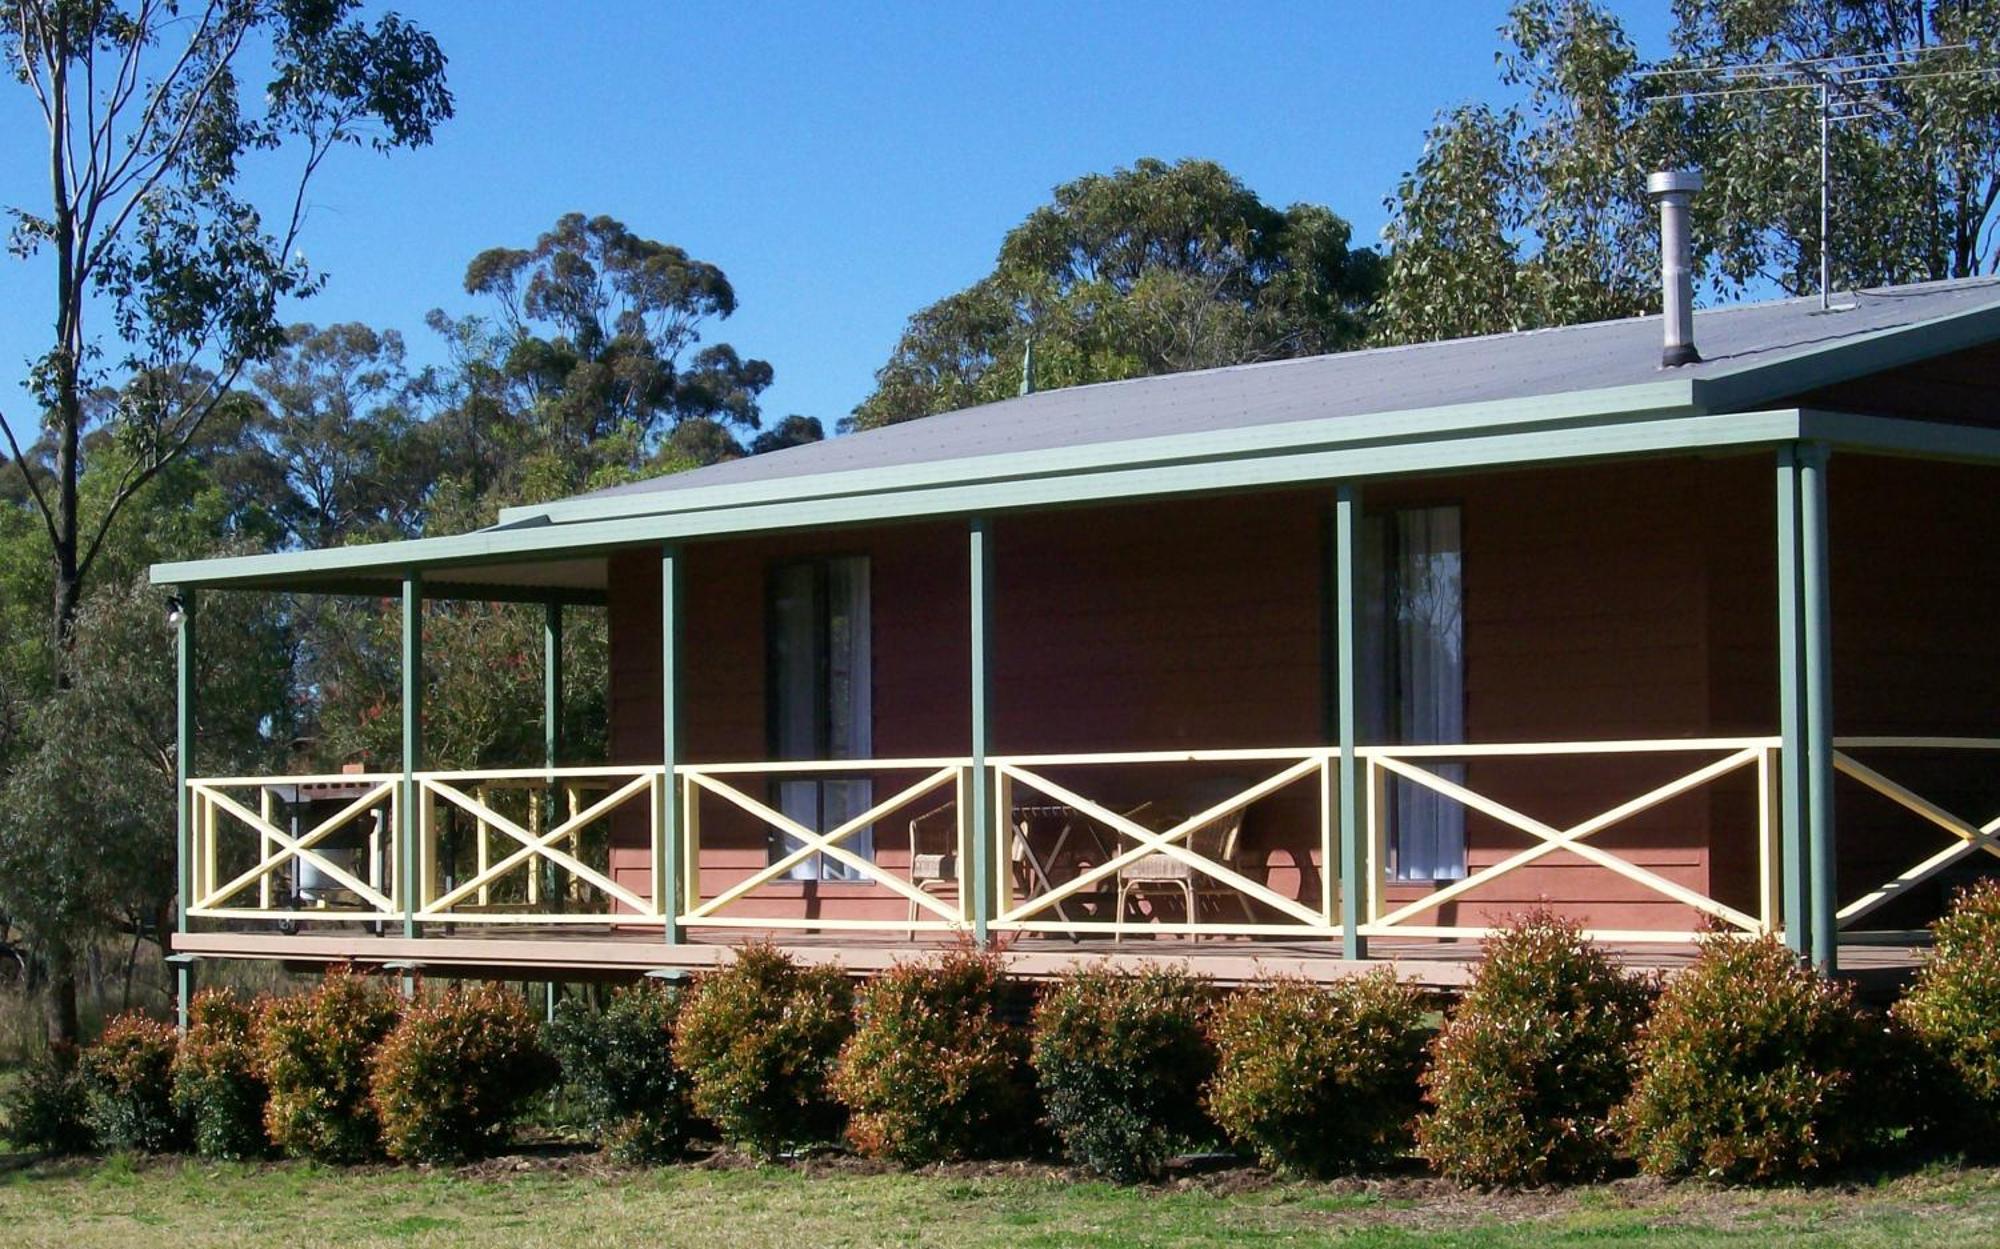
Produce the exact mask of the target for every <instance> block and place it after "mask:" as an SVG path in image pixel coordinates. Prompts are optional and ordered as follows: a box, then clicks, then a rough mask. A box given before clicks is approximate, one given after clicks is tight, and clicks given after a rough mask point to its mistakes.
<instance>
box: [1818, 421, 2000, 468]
mask: <svg viewBox="0 0 2000 1249" xmlns="http://www.w3.org/2000/svg"><path fill="white" fill-rule="evenodd" d="M1799 436H1800V437H1801V438H1804V439H1807V440H1809V441H1812V442H1820V443H1825V444H1827V446H1828V447H1829V448H1831V447H1838V448H1840V449H1841V450H1844V451H1859V452H1863V453H1865V454H1869V455H1891V456H1906V457H1912V458H1916V459H1924V460H1942V461H1946V462H1950V463H1961V464H2000V429H1982V428H1980V427H1979V426H1977V425H1952V424H1948V423H1947V422H1944V421H1917V420H1909V419H1905V418H1903V417H1894V416H1868V415H1866V414H1864V413H1859V412H1830V411H1826V410H1824V409H1820V408H1807V409H1805V410H1803V411H1802V412H1801V414H1800V422H1799Z"/></svg>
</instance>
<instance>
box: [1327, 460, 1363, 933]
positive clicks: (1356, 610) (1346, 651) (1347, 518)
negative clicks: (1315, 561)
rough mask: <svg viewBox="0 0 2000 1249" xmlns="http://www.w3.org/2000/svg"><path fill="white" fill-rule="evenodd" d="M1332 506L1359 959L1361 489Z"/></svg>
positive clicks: (1339, 702) (1346, 889) (1344, 896)
mask: <svg viewBox="0 0 2000 1249" xmlns="http://www.w3.org/2000/svg"><path fill="white" fill-rule="evenodd" d="M1333 509H1334V523H1333V532H1334V542H1333V545H1334V551H1333V560H1332V565H1333V566H1332V570H1331V571H1332V574H1333V587H1334V590H1333V601H1334V637H1335V642H1334V654H1335V672H1334V691H1335V693H1334V698H1335V704H1334V705H1335V711H1334V719H1335V724H1336V729H1337V731H1338V733H1339V735H1340V736H1339V742H1340V782H1339V802H1340V924H1341V938H1340V947H1341V956H1342V957H1343V958H1349V959H1361V958H1367V957H1368V941H1367V938H1365V937H1363V936H1362V935H1361V925H1362V923H1363V922H1364V921H1365V920H1366V919H1367V918H1368V910H1367V905H1366V904H1367V897H1368V885H1369V878H1368V873H1369V871H1370V865H1369V862H1368V833H1367V830H1366V829H1365V828H1363V827H1362V823H1361V783H1360V768H1359V767H1358V766H1357V764H1358V758H1357V756H1356V754H1355V750H1356V748H1357V747H1358V746H1359V744H1360V742H1359V732H1360V722H1359V719H1358V717H1357V702H1356V693H1357V686H1356V676H1355V671H1356V670H1355V657H1354V649H1355V628H1356V625H1357V623H1358V621H1359V619H1360V613H1361V602H1360V598H1359V595H1358V594H1357V592H1356V573H1357V569H1358V561H1359V559H1360V554H1361V541H1360V527H1361V515H1360V512H1361V499H1360V491H1359V490H1358V489H1356V488H1355V487H1354V486H1353V485H1352V484H1349V483H1344V482H1343V483H1342V484H1341V485H1340V486H1339V487H1338V489H1337V490H1336V492H1335V494H1334V503H1333Z"/></svg>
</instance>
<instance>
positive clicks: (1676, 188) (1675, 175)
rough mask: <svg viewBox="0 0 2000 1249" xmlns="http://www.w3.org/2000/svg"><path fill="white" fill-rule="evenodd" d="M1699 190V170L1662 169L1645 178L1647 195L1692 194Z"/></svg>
mask: <svg viewBox="0 0 2000 1249" xmlns="http://www.w3.org/2000/svg"><path fill="white" fill-rule="evenodd" d="M1699 190H1701V170H1699V169H1662V170H1661V171H1660V172H1658V173H1656V174H1650V175H1648V176H1647V178H1646V194H1648V195H1674V194H1680V195H1692V194H1693V193H1694V192H1696V191H1699Z"/></svg>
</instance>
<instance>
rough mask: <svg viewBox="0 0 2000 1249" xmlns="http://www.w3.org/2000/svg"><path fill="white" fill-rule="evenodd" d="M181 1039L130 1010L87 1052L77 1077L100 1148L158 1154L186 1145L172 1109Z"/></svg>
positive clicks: (108, 1026)
mask: <svg viewBox="0 0 2000 1249" xmlns="http://www.w3.org/2000/svg"><path fill="white" fill-rule="evenodd" d="M178 1039H179V1038H178V1036H177V1035H176V1033H175V1031H174V1026H173V1025H172V1024H167V1023H161V1022H160V1021H159V1020H157V1019H148V1018H147V1017H146V1016H144V1015H141V1014H138V1013H137V1012H127V1013H125V1014H122V1015H118V1016H115V1017H114V1018H113V1019H112V1020H111V1022H109V1023H107V1024H105V1025H104V1032H103V1034H102V1035H101V1036H99V1037H98V1038H97V1044H95V1045H93V1046H91V1047H90V1048H88V1049H86V1050H84V1051H83V1058H82V1060H81V1061H80V1062H79V1063H78V1065H77V1074H78V1075H79V1076H81V1077H82V1080H83V1095H84V1103H85V1106H86V1114H87V1115H88V1117H89V1120H90V1127H91V1131H92V1132H93V1133H94V1134H95V1135H96V1137H97V1143H98V1144H99V1145H100V1146H102V1147H103V1148H105V1149H133V1150H138V1151H139V1152H141V1153H148V1154H158V1153H165V1152H167V1151H168V1150H170V1149H173V1148H174V1147H175V1146H177V1145H179V1144H180V1143H181V1139H182V1132H181V1120H180V1116H179V1115H178V1114H176V1113H175V1112H174V1105H173V1088H174V1047H175V1043H176V1041H177V1040H178Z"/></svg>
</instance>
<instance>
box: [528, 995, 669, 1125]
mask: <svg viewBox="0 0 2000 1249" xmlns="http://www.w3.org/2000/svg"><path fill="white" fill-rule="evenodd" d="M679 1015H680V994H679V992H678V990H675V989H670V988H667V987H666V986H664V985H659V984H655V983H654V982H652V981H650V980H647V981H641V982H639V983H638V984H635V985H630V986H627V987H625V988H622V989H619V990H618V991H616V992H615V993H613V994H612V995H611V1000H610V1001H609V1002H608V1003H606V1004H605V1007H604V1009H603V1010H601V1011H595V1010H592V1009H590V1007H589V1006H588V1005H587V1004H585V1003H583V1002H581V1001H578V1000H574V999H572V1000H570V1001H566V1002H564V1003H563V1005H562V1007H561V1009H560V1010H558V1011H557V1013H556V1017H555V1020H554V1022H553V1023H552V1024H551V1025H550V1026H549V1047H550V1048H551V1049H552V1050H554V1051H555V1054H556V1057H557V1058H558V1059H559V1060H560V1062H561V1064H562V1073H563V1080H564V1081H565V1082H566V1084H567V1085H568V1087H569V1089H570V1090H571V1091H572V1092H574V1093H575V1094H576V1095H577V1096H578V1098H579V1099H580V1100H581V1101H582V1103H583V1106H584V1108H585V1111H586V1112H587V1113H588V1115H589V1117H590V1124H591V1127H592V1129H593V1130H594V1131H596V1133H597V1135H598V1139H599V1140H600V1141H601V1142H603V1144H604V1145H605V1147H606V1148H607V1149H608V1150H609V1151H610V1153H611V1156H612V1157H613V1158H614V1159H616V1160H618V1161H619V1162H625V1163H646V1162H671V1161H673V1160H674V1159H676V1158H678V1157H680V1155H681V1153H682V1152H683V1151H684V1150H686V1148H687V1143H688V1136H689V1134H690V1132H691V1130H692V1128H693V1123H694V1106H693V1104H692V1102H691V1100H690V1094H689V1087H688V1086H689V1081H688V1077H687V1074H686V1073H685V1072H683V1071H682V1070H681V1069H680V1067H679V1066H678V1065H677V1064H676V1063H675V1062H674V1055H673V1037H674V1023H675V1020H676V1019H678V1018H679Z"/></svg>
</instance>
